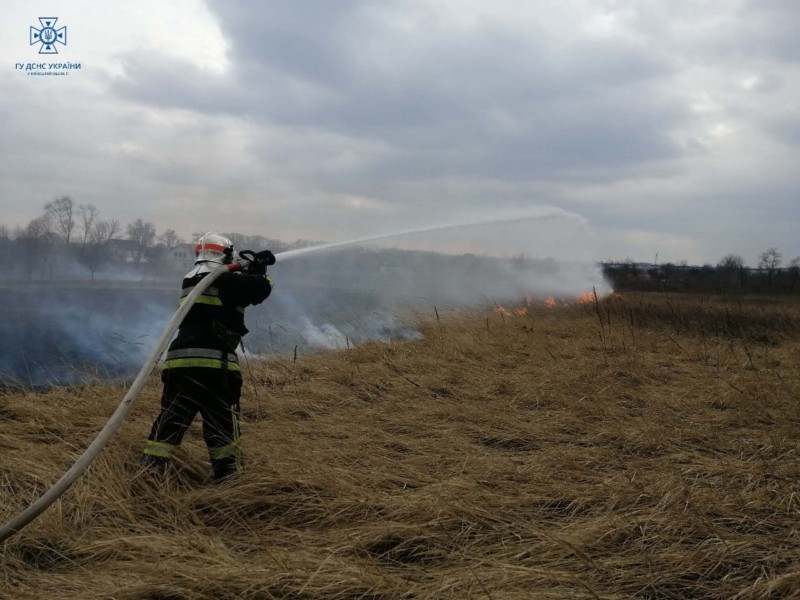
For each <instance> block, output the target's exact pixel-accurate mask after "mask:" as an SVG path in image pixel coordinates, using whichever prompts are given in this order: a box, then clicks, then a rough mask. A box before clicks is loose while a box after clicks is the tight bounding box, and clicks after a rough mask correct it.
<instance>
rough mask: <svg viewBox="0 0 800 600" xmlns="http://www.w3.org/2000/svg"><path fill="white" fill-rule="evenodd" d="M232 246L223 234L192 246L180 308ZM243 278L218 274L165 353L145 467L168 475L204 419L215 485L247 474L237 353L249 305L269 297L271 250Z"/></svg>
mask: <svg viewBox="0 0 800 600" xmlns="http://www.w3.org/2000/svg"><path fill="white" fill-rule="evenodd" d="M233 255H234V250H233V243H232V242H231V241H230V240H229V239H228V238H226V237H225V236H222V235H220V234H218V233H214V232H209V233H206V234H205V235H203V236H202V237H201V238H200V240H199V241H198V242H197V245H196V246H195V257H196V260H195V267H194V268H193V269H192V270H191V271H190V272H189V273H187V274H186V277H185V278H184V280H183V290H182V294H181V302H183V300H184V299H185V298H186V296H188V295H189V293H190V292H191V291H192V289H193V288H194V286H195V285H196V284H197V283H198V282H199V281H200V280H201V279H202V278H203V277H205V276H206V275H207V274H208V273H210V272H211V271H213V270H214V269H216V268H218V267H219V266H220V265H225V264H229V263H231V262H232V261H233ZM256 256H257V257H258V260H255V261H251V262H250V263H249V266H248V267H246V269H245V270H244V272H230V273H224V274H223V275H221V276H220V277H219V278H218V279H217V280H216V281H215V282H214V283H213V284H212V285H211V287H209V288H208V289H207V290H206V291H205V292H204V293H203V294H202V295H200V296H198V298H197V300H196V301H195V304H194V305H193V306H192V308H191V309H190V310H189V313H188V314H187V315H186V318H185V319H184V321H183V323H182V324H181V326H180V328H179V329H178V334H177V336H176V337H175V339H174V340H173V342H172V344H171V345H170V347H169V350H168V351H167V356H166V362H165V365H164V369H163V371H162V373H161V380H162V381H163V383H164V390H163V393H162V396H161V412H160V413H159V415H158V417H157V418H156V420H155V422H154V423H153V427H152V429H151V431H150V436H149V438H148V440H147V443H146V444H145V447H144V463H145V465H147V466H151V467H155V468H157V469H159V470H162V471H163V470H166V468H167V466H168V465H169V463H170V460H171V459H172V457H173V456H174V455H175V452H176V451H177V450H178V447H179V446H180V443H181V440H182V439H183V435H184V433H186V430H187V428H188V427H189V425H190V424H191V423H192V420H193V419H194V417H195V415H196V414H197V413H198V412H199V413H200V415H201V416H202V418H203V439H204V440H205V443H206V446H207V447H208V454H209V457H210V459H211V468H212V470H213V474H214V479H215V480H216V481H221V480H224V479H227V478H229V477H230V476H231V475H234V474H235V473H237V472H238V471H240V470H241V468H242V448H241V439H240V431H239V398H240V396H241V390H242V376H241V372H240V369H239V360H238V357H237V356H236V348H237V347H238V346H239V343H240V342H241V339H242V336H244V335H245V334H246V333H247V328H246V327H245V325H244V311H245V307H246V306H250V305H256V304H260V303H261V302H263V301H264V300H265V299H266V298H267V296H269V294H270V291H272V280H271V279H270V278H269V277H268V276H267V272H266V265H267V264H273V263H274V262H275V257H274V256H273V255H272V253H271V252H269V251H264V252H260V253H258V255H256Z"/></svg>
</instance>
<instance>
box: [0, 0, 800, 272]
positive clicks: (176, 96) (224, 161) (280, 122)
mask: <svg viewBox="0 0 800 600" xmlns="http://www.w3.org/2000/svg"><path fill="white" fill-rule="evenodd" d="M43 16H54V17H58V19H59V21H58V26H59V27H60V26H66V27H67V32H68V44H67V46H58V50H59V54H58V56H57V57H55V56H43V55H39V54H37V50H38V48H37V46H31V45H29V43H28V41H29V40H28V31H29V28H30V26H31V25H36V26H38V17H43ZM0 17H2V18H0V56H2V61H0V207H2V215H0V222H2V223H5V224H9V225H24V224H26V223H27V222H28V221H29V220H30V219H31V218H33V217H35V216H36V215H37V214H39V213H40V212H41V208H42V205H43V204H44V203H45V202H47V201H49V200H51V199H53V198H55V197H56V196H60V195H63V194H70V195H71V196H72V197H73V198H74V199H75V200H76V201H77V202H81V203H93V204H95V205H96V206H97V207H98V208H99V209H100V211H101V214H102V215H103V216H105V217H115V218H118V219H119V220H120V221H122V222H123V223H125V222H128V221H130V220H133V219H135V218H137V217H141V218H143V219H146V220H151V221H153V222H155V223H156V225H157V227H158V229H159V231H160V230H163V229H165V228H167V227H171V228H174V229H177V230H178V231H179V232H181V233H183V234H184V235H186V236H188V235H190V234H191V232H193V231H198V230H205V229H218V230H235V231H241V232H245V233H261V234H263V235H266V236H268V237H275V238H280V239H285V240H292V239H295V238H307V239H316V240H331V241H334V240H336V241H338V240H344V239H348V238H351V237H360V236H369V235H373V234H378V233H381V232H388V231H393V230H401V229H409V228H415V227H427V226H430V225H436V224H446V223H450V222H467V221H474V220H477V219H481V218H489V219H491V218H495V217H497V216H498V215H499V216H502V215H506V214H524V213H525V212H526V211H528V210H534V211H536V210H541V209H539V208H537V207H541V206H549V207H555V208H557V209H561V210H563V211H567V212H569V213H574V214H577V215H580V216H581V217H583V219H585V220H586V222H588V229H585V233H586V235H587V236H588V237H589V238H590V239H591V240H592V245H591V248H592V250H591V252H592V254H593V256H594V258H596V259H606V258H616V259H624V258H626V257H630V258H634V259H638V260H653V258H654V257H655V254H656V253H658V256H659V262H662V261H668V260H671V261H679V260H682V259H686V260H689V261H690V262H693V263H702V262H705V261H709V262H713V263H716V262H717V261H718V260H719V259H720V258H721V257H722V256H723V255H724V254H727V253H729V252H735V253H739V254H741V255H742V256H743V257H744V258H745V261H746V262H747V263H748V264H751V265H753V264H755V263H756V262H757V256H758V254H759V253H760V252H761V251H763V250H765V249H767V248H768V247H770V246H778V247H779V249H780V250H781V251H782V252H783V253H784V256H785V258H786V259H787V260H788V259H790V258H792V257H794V256H797V255H800V238H799V237H798V226H799V225H800V193H799V192H800V185H799V184H800V167H798V165H800V102H798V98H800V64H799V63H800V35H798V31H800V4H798V3H797V2H795V1H789V0H750V1H746V0H670V1H669V2H667V1H664V0H619V1H614V0H564V1H562V2H558V3H556V2H545V1H543V0H538V1H537V0H516V1H513V0H492V1H491V2H489V1H486V0H482V1H474V0H414V1H408V2H399V1H398V2H394V1H391V2H390V1H385V2H382V1H371V2H367V1H364V2H361V1H356V0H337V1H322V0H317V1H303V0H280V1H277V0H273V1H263V2H256V1H251V2H244V1H239V2H231V1H225V2H223V1H218V2H212V1H211V0H209V1H208V2H202V1H201V0H179V1H176V0H173V1H171V2H163V1H157V0H138V1H137V2H135V3H134V2H121V1H105V2H89V1H88V0H69V1H66V0H50V1H48V2H40V1H38V0H33V1H30V0H26V1H23V0H4V2H3V4H2V8H0ZM62 60H63V61H70V62H79V63H81V66H82V68H81V70H80V71H74V72H70V74H69V75H68V76H66V77H34V76H30V75H28V74H27V72H26V71H24V70H17V69H15V68H14V65H15V63H28V62H40V61H46V62H59V61H62ZM573 221H574V219H573ZM532 227H533V229H532V230H531V235H538V234H539V233H540V232H537V231H536V227H541V224H540V225H536V226H532ZM551 229H552V230H554V231H560V230H559V229H558V228H551ZM552 230H551V231H550V232H549V233H550V235H551V237H552V236H553V235H554V234H553V231H552ZM564 231H565V239H564V240H563V244H562V248H563V247H564V245H566V244H575V243H579V242H578V241H577V239H578V238H579V237H580V236H578V237H576V235H575V232H574V231H572V230H570V229H569V228H565V229H564ZM581 235H582V234H581ZM492 251H493V249H492V248H489V247H488V246H487V247H486V252H492Z"/></svg>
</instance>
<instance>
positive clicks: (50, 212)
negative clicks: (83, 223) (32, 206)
mask: <svg viewBox="0 0 800 600" xmlns="http://www.w3.org/2000/svg"><path fill="white" fill-rule="evenodd" d="M44 212H45V215H46V216H47V218H49V219H50V220H52V222H53V225H54V228H55V232H56V233H58V234H59V235H61V236H62V237H63V238H64V241H65V242H66V243H67V244H69V241H70V238H71V237H72V231H73V229H75V202H74V201H73V200H72V198H70V197H69V196H62V197H61V198H56V199H55V200H53V201H52V202H48V203H47V204H45V205H44Z"/></svg>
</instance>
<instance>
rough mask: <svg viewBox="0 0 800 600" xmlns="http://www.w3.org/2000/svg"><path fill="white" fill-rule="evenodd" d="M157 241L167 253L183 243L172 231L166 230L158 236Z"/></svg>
mask: <svg viewBox="0 0 800 600" xmlns="http://www.w3.org/2000/svg"><path fill="white" fill-rule="evenodd" d="M158 241H159V242H161V243H162V244H164V246H166V247H167V250H168V251H169V250H172V249H173V248H177V247H178V246H180V245H181V244H182V243H183V238H182V237H181V236H179V235H178V233H177V232H176V231H175V230H174V229H167V230H166V231H165V232H164V233H162V234H161V235H160V236H158Z"/></svg>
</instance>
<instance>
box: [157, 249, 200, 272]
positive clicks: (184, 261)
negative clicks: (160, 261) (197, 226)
mask: <svg viewBox="0 0 800 600" xmlns="http://www.w3.org/2000/svg"><path fill="white" fill-rule="evenodd" d="M164 260H165V262H167V263H168V264H169V268H170V269H174V270H175V271H188V270H189V269H191V268H192V266H194V244H180V245H179V246H175V247H174V248H172V249H171V250H168V251H167V254H166V256H165V257H164Z"/></svg>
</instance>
